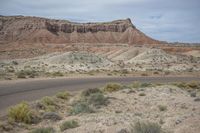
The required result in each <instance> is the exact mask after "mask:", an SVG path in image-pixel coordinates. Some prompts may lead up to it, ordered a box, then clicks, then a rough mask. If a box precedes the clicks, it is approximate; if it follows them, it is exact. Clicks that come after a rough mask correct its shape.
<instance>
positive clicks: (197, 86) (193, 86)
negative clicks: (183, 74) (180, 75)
mask: <svg viewBox="0 0 200 133" xmlns="http://www.w3.org/2000/svg"><path fill="white" fill-rule="evenodd" d="M187 86H188V88H191V89H200V83H198V82H195V81H193V82H189V83H187Z"/></svg>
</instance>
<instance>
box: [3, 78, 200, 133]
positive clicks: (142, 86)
mask: <svg viewBox="0 0 200 133" xmlns="http://www.w3.org/2000/svg"><path fill="white" fill-rule="evenodd" d="M166 85H168V86H173V87H175V88H177V87H179V88H180V89H182V90H184V91H185V90H186V92H189V94H191V97H194V101H195V102H198V101H199V100H198V98H199V96H200V95H199V94H200V93H199V90H200V83H199V82H187V83H184V82H181V83H168V84H152V83H142V82H137V81H135V82H133V83H131V84H129V85H122V84H119V83H108V84H106V85H105V86H104V87H102V88H91V89H86V90H84V91H81V92H75V93H69V92H67V91H61V92H58V93H56V94H55V96H51V97H50V96H46V97H43V98H41V99H40V100H38V101H36V102H33V103H27V102H21V103H19V104H17V105H15V106H12V107H10V108H9V110H8V112H7V117H8V118H7V122H3V123H0V132H1V131H4V130H6V131H7V132H12V131H13V130H15V129H16V128H20V129H24V130H28V131H30V133H54V132H63V131H65V130H68V129H73V128H78V127H80V126H81V125H82V122H81V121H79V119H78V118H79V117H80V116H85V115H95V114H98V113H99V112H101V110H102V109H105V108H109V107H110V106H111V104H110V103H113V102H115V103H117V101H118V100H122V99H115V98H113V96H115V94H118V95H119V94H120V93H125V94H127V95H128V94H133V95H134V98H132V100H136V101H137V99H139V98H141V99H145V98H146V97H148V95H149V94H148V92H147V91H145V90H147V89H152V87H158V86H163V87H164V88H165V86H166ZM173 87H172V88H173ZM188 90H191V91H188ZM166 92H168V91H166ZM169 92H173V89H169ZM194 93H195V94H194ZM195 97H197V98H195ZM119 106H120V105H119ZM114 108H115V107H114ZM155 108H157V112H158V114H159V113H166V112H168V111H169V106H168V105H166V104H158V105H156V106H155ZM181 109H187V107H185V106H183V105H181ZM125 111H126V110H125ZM108 112H109V111H108ZM115 112H116V113H117V114H121V113H122V112H123V110H116V111H115ZM135 115H136V116H138V117H140V116H142V114H140V113H136V114H135ZM68 117H70V118H76V119H68ZM47 120H48V121H51V122H53V123H55V124H57V125H58V126H57V127H59V128H55V126H54V125H53V126H52V127H46V126H44V127H39V128H35V127H34V128H33V127H32V124H35V125H37V124H38V123H45V121H47ZM61 120H62V122H59V124H58V123H56V122H58V121H61ZM158 123H160V124H161V125H162V124H163V123H164V120H163V119H160V121H158ZM130 124H131V123H130ZM8 125H10V126H11V128H8ZM19 125H20V126H19ZM30 127H31V128H30ZM129 131H131V133H135V132H137V133H164V132H163V129H162V128H161V126H160V125H159V124H157V123H152V122H135V123H134V124H132V125H131V128H130V129H129Z"/></svg>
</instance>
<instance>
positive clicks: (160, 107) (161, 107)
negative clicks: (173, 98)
mask: <svg viewBox="0 0 200 133" xmlns="http://www.w3.org/2000/svg"><path fill="white" fill-rule="evenodd" d="M158 109H159V110H160V111H166V110H167V106H165V105H158Z"/></svg>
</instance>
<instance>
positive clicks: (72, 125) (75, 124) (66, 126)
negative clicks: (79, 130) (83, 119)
mask: <svg viewBox="0 0 200 133" xmlns="http://www.w3.org/2000/svg"><path fill="white" fill-rule="evenodd" d="M78 126H79V124H78V122H77V121H76V120H69V121H65V122H64V123H62V125H61V126H60V130H61V131H64V130H67V129H71V128H76V127H78Z"/></svg>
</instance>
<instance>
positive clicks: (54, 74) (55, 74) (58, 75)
mask: <svg viewBox="0 0 200 133" xmlns="http://www.w3.org/2000/svg"><path fill="white" fill-rule="evenodd" d="M52 76H53V77H62V76H64V74H63V73H61V72H53V73H52Z"/></svg>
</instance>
